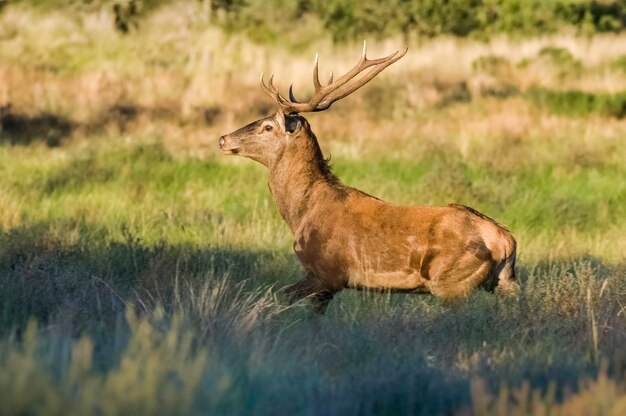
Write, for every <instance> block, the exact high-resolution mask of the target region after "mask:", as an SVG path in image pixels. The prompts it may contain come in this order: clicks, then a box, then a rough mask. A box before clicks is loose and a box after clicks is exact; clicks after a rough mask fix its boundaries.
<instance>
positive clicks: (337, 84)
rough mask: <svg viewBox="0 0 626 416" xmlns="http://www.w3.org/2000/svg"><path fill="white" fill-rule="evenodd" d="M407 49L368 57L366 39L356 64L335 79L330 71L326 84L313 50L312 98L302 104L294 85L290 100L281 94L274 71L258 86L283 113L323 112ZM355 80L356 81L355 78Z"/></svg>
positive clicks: (316, 55)
mask: <svg viewBox="0 0 626 416" xmlns="http://www.w3.org/2000/svg"><path fill="white" fill-rule="evenodd" d="M407 50H408V48H405V49H404V51H400V50H398V51H396V52H394V53H392V54H391V55H388V56H385V57H382V58H377V59H367V42H365V41H364V42H363V52H362V55H361V58H360V59H359V61H358V62H357V64H356V65H355V66H354V67H353V68H352V69H350V70H349V71H348V72H346V73H345V74H344V75H342V76H341V77H339V78H338V79H337V80H335V81H334V82H333V73H332V72H331V73H330V76H329V79H328V83H327V84H326V85H322V84H321V83H320V80H319V54H317V53H316V54H315V62H314V65H313V86H314V92H313V96H312V97H311V99H310V100H309V101H308V102H305V103H301V102H299V101H298V100H297V99H296V97H295V96H294V94H293V84H292V85H291V86H290V87H289V100H287V99H286V98H284V97H283V96H282V95H280V93H279V91H278V89H277V88H276V87H275V86H274V83H273V81H274V74H272V75H271V76H270V78H269V80H268V83H267V84H266V83H265V81H264V79H263V75H261V87H262V88H263V91H264V92H265V93H266V94H267V95H269V96H270V97H271V98H272V99H273V100H274V101H276V103H277V104H278V105H279V106H280V107H281V108H282V110H283V111H284V112H285V113H300V112H309V111H322V110H325V109H327V108H328V107H330V106H331V104H332V103H333V102H335V101H337V100H339V99H341V98H343V97H345V96H347V95H349V94H351V93H352V92H354V91H356V90H357V89H359V88H361V87H362V86H363V85H365V84H367V83H368V82H369V81H371V80H372V79H373V78H374V77H375V76H376V75H378V74H379V73H380V72H381V71H382V70H384V69H385V68H387V67H388V66H389V65H391V64H393V63H394V62H396V61H398V60H399V59H400V58H402V57H403V56H404V55H405V54H406V53H407ZM367 68H371V69H370V70H369V71H368V72H367V73H366V74H365V75H364V76H362V77H360V78H356V77H358V76H359V75H360V74H362V73H363V71H365V70H366V69H367ZM355 79H356V81H354V80H355ZM350 81H353V82H350Z"/></svg>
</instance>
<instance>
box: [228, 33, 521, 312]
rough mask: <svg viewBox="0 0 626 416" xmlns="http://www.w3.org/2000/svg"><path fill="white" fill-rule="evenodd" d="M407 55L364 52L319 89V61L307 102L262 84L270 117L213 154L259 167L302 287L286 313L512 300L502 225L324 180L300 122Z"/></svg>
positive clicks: (510, 247)
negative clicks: (342, 302)
mask: <svg viewBox="0 0 626 416" xmlns="http://www.w3.org/2000/svg"><path fill="white" fill-rule="evenodd" d="M407 50H408V48H405V49H404V50H398V51H396V52H395V53H393V54H391V55H388V56H385V57H382V58H377V59H369V58H368V57H367V44H366V43H364V45H363V52H362V55H361V58H360V59H359V61H358V62H357V64H356V65H355V66H354V67H353V68H352V69H350V70H349V71H348V72H346V73H345V74H344V75H342V76H341V77H339V78H337V79H335V80H333V74H332V72H331V73H330V78H329V81H328V82H327V83H326V84H322V83H321V82H320V80H319V74H318V60H319V59H318V58H319V56H318V55H317V54H316V56H315V63H314V66H313V86H314V92H313V94H312V96H311V98H310V100H309V101H308V102H300V101H298V100H297V99H296V98H295V97H294V93H293V84H292V85H291V86H290V87H289V98H288V99H287V98H285V97H284V96H283V95H282V94H281V93H280V92H279V90H278V88H276V87H275V86H274V83H273V78H274V75H273V74H272V75H271V76H270V77H269V80H268V82H267V83H266V82H265V80H264V76H263V75H261V79H260V83H261V88H262V90H263V91H264V92H265V93H266V94H267V95H268V96H269V97H270V98H271V99H272V100H273V101H274V102H275V103H276V104H277V106H278V110H277V111H276V113H274V114H272V115H270V116H268V117H265V118H262V119H260V120H257V121H254V122H252V123H250V124H248V125H246V126H244V127H242V128H240V129H238V130H236V131H234V132H232V133H230V134H226V135H224V136H221V137H220V138H219V140H218V143H219V148H220V149H221V151H222V152H223V153H224V154H226V155H238V156H243V157H246V158H249V159H252V160H254V161H256V162H259V163H261V164H263V165H265V166H266V167H267V168H268V170H269V179H268V184H269V189H270V192H271V194H272V197H273V199H274V202H275V204H276V206H277V208H278V212H279V213H280V215H281V217H282V219H283V220H284V222H285V223H286V224H287V226H288V227H289V229H290V230H291V233H292V234H293V240H294V243H293V250H294V252H295V255H296V256H297V258H298V260H299V261H300V263H301V264H302V266H303V268H304V270H305V271H306V273H305V277H304V278H303V279H302V280H301V281H299V282H297V283H295V284H293V285H290V286H288V287H286V288H284V296H286V298H287V301H288V303H289V304H292V303H294V302H297V301H299V300H302V299H305V298H309V299H310V301H311V306H312V308H313V311H314V312H315V313H317V314H323V313H324V311H325V310H326V308H327V306H328V304H329V302H330V301H331V300H332V299H333V297H334V296H335V295H336V294H337V293H338V292H340V291H341V290H343V289H346V288H351V289H360V290H371V291H375V292H381V291H382V292H403V293H423V294H431V295H434V296H436V297H439V298H441V299H443V301H444V302H446V303H447V302H451V303H456V301H458V300H461V299H465V298H467V297H468V295H469V294H470V293H471V292H472V291H474V290H475V289H477V288H479V287H481V288H484V289H486V290H487V291H489V292H496V293H504V294H511V293H513V294H514V293H517V292H518V290H519V284H518V283H517V279H516V276H515V258H516V251H517V243H516V241H515V238H514V237H513V235H512V234H511V232H510V231H509V230H508V229H507V228H505V227H504V226H503V225H501V224H499V223H497V222H496V221H495V220H493V219H491V218H490V217H488V216H486V215H484V214H482V213H480V212H478V211H477V210H475V209H473V208H470V207H467V206H464V205H460V204H449V205H446V206H419V205H415V206H403V205H397V204H393V203H389V202H385V201H383V200H381V199H378V198H376V197H374V196H371V195H369V194H367V193H365V192H362V191H360V190H358V189H355V188H351V187H349V186H346V185H344V184H343V183H342V182H341V181H340V180H339V179H338V178H337V177H336V176H335V175H334V174H333V173H332V171H331V168H330V166H329V163H328V160H327V159H325V158H324V156H323V153H322V151H321V149H320V146H319V143H318V140H317V138H316V136H315V134H314V133H313V131H312V130H311V126H310V125H309V123H308V121H307V120H306V119H305V118H304V117H303V116H302V115H301V113H306V112H319V111H325V110H328V109H329V108H330V106H331V105H332V104H333V103H334V102H336V101H337V100H340V99H342V98H344V97H346V96H348V95H350V94H352V93H353V92H354V91H356V90H358V89H359V88H361V87H362V86H363V85H365V84H366V83H368V82H369V81H371V80H372V79H373V78H374V77H375V76H376V75H378V74H379V73H380V72H381V71H383V70H384V69H385V68H387V67H388V66H389V65H391V64H393V63H394V62H397V61H398V60H399V59H401V58H402V57H403V56H404V55H405V54H406V53H407Z"/></svg>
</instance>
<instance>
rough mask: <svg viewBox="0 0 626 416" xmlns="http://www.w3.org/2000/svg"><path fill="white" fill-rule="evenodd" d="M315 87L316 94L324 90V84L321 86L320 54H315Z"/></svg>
mask: <svg viewBox="0 0 626 416" xmlns="http://www.w3.org/2000/svg"><path fill="white" fill-rule="evenodd" d="M313 87H314V88H315V92H316V93H317V91H318V90H319V89H320V88H322V84H320V76H319V54H318V53H315V65H314V66H313Z"/></svg>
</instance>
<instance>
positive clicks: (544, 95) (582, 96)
mask: <svg viewBox="0 0 626 416" xmlns="http://www.w3.org/2000/svg"><path fill="white" fill-rule="evenodd" d="M526 95H527V97H528V98H529V99H530V100H531V101H533V102H534V103H535V104H537V105H540V106H545V107H548V108H549V109H550V110H551V111H553V112H555V113H557V114H563V115H568V116H574V117H584V116H588V115H590V114H597V115H602V116H610V117H617V118H624V117H626V92H621V93H617V94H602V93H598V94H592V93H587V92H582V91H553V90H549V89H546V88H532V89H530V90H528V92H527V93H526Z"/></svg>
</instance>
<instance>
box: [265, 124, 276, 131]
mask: <svg viewBox="0 0 626 416" xmlns="http://www.w3.org/2000/svg"><path fill="white" fill-rule="evenodd" d="M263 130H265V131H272V130H274V127H272V126H270V125H269V124H268V125H267V126H265V127H264V128H263Z"/></svg>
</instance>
